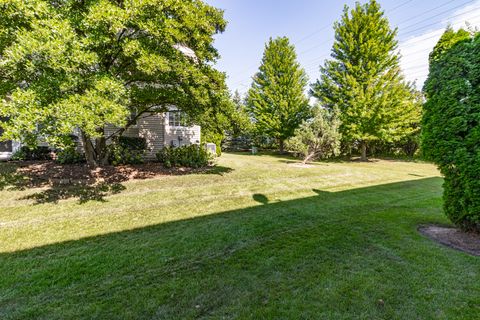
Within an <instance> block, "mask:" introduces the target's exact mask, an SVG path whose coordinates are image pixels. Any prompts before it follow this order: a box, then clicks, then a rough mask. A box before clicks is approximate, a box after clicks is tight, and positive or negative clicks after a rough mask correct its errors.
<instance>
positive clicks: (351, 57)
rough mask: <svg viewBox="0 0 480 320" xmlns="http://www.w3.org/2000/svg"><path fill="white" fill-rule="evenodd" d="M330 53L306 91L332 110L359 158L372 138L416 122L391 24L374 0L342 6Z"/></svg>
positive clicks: (393, 136) (399, 132)
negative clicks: (341, 13)
mask: <svg viewBox="0 0 480 320" xmlns="http://www.w3.org/2000/svg"><path fill="white" fill-rule="evenodd" d="M334 30H335V41H334V44H333V48H332V53H331V59H329V60H327V61H326V62H325V64H324V65H323V66H321V67H320V73H321V76H320V79H318V80H317V81H316V83H315V84H313V85H312V89H311V94H312V95H313V96H314V97H316V98H318V99H319V101H320V103H321V104H322V105H323V106H324V107H326V108H329V109H331V110H337V112H338V113H339V118H340V120H341V125H340V131H341V133H342V137H343V140H344V142H345V143H346V144H348V145H350V146H351V145H352V144H358V145H360V148H361V149H362V158H363V159H364V160H365V159H366V147H367V145H368V143H369V142H372V141H385V142H389V141H395V140H399V139H401V138H402V137H403V136H405V135H408V134H409V133H411V132H412V131H413V130H417V129H416V127H415V126H414V124H415V123H418V120H419V113H418V111H417V110H418V108H416V106H415V103H417V104H418V100H417V95H416V93H415V90H414V89H413V87H412V86H411V85H409V84H408V83H406V82H405V80H404V77H403V76H402V73H401V71H400V67H399V59H400V56H399V54H398V53H397V45H398V43H397V40H396V38H395V37H396V34H397V30H396V29H393V30H392V29H391V28H390V25H389V22H388V19H387V18H386V17H385V16H384V13H383V11H382V10H381V8H380V5H379V4H378V2H377V1H375V0H371V1H369V2H368V3H366V4H363V5H362V4H360V3H357V4H356V5H355V7H354V8H353V9H351V10H350V8H349V7H347V6H345V9H344V12H343V16H342V18H341V20H340V21H338V22H336V23H335V25H334Z"/></svg>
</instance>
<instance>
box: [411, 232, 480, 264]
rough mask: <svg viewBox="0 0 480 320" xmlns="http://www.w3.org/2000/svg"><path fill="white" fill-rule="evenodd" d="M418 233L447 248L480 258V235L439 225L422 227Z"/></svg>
mask: <svg viewBox="0 0 480 320" xmlns="http://www.w3.org/2000/svg"><path fill="white" fill-rule="evenodd" d="M418 231H419V232H420V233H422V234H423V235H426V236H427V237H429V238H430V239H432V240H435V241H437V242H439V243H441V244H443V245H445V246H448V247H450V248H454V249H457V250H460V251H463V252H467V253H470V254H472V255H474V256H480V234H478V233H470V232H464V231H462V230H460V229H457V228H452V227H444V226H437V225H427V226H420V227H419V228H418Z"/></svg>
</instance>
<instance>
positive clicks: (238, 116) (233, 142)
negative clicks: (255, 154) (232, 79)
mask: <svg viewBox="0 0 480 320" xmlns="http://www.w3.org/2000/svg"><path fill="white" fill-rule="evenodd" d="M232 102H233V105H234V107H235V109H234V112H233V113H232V115H231V121H232V125H231V128H229V129H228V130H226V132H225V137H224V139H223V141H222V147H223V148H226V149H228V150H247V149H250V147H251V146H252V137H253V133H254V131H253V130H254V126H253V123H252V120H251V119H250V115H249V114H248V111H247V107H246V105H245V101H244V99H242V97H241V95H240V93H239V92H238V91H235V93H234V94H233V96H232Z"/></svg>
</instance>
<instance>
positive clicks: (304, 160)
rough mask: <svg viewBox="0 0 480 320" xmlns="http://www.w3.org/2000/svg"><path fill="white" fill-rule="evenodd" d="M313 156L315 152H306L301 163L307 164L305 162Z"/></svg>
mask: <svg viewBox="0 0 480 320" xmlns="http://www.w3.org/2000/svg"><path fill="white" fill-rule="evenodd" d="M314 156H315V152H312V153H309V154H307V156H306V157H305V159H303V162H302V164H307V162H309V161H310V160H312V158H313V157H314Z"/></svg>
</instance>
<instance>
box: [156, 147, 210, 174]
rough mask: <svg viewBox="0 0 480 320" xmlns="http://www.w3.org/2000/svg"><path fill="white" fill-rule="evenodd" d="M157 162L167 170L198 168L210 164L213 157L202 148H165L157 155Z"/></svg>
mask: <svg viewBox="0 0 480 320" xmlns="http://www.w3.org/2000/svg"><path fill="white" fill-rule="evenodd" d="M157 159H158V161H159V162H161V163H163V165H164V166H165V167H167V168H170V167H190V168H200V167H206V166H208V165H210V164H211V162H212V160H213V156H212V155H211V154H210V153H209V152H208V151H207V150H205V148H204V147H203V146H199V145H196V144H192V145H189V146H182V147H177V148H175V147H165V148H163V149H162V150H160V151H159V152H158V153H157Z"/></svg>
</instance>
